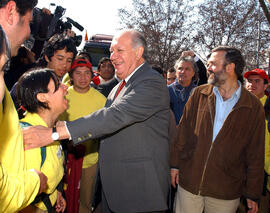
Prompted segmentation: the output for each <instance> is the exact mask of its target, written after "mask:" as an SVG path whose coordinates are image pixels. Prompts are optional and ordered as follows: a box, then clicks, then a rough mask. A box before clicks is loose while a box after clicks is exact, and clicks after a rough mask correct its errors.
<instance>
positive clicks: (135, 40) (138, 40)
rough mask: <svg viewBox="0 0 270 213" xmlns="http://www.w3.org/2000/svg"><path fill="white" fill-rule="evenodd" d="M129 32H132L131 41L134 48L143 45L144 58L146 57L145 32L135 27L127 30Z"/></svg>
mask: <svg viewBox="0 0 270 213" xmlns="http://www.w3.org/2000/svg"><path fill="white" fill-rule="evenodd" d="M127 32H130V33H131V42H132V47H133V49H136V48H137V47H143V49H144V51H143V58H144V59H146V56H147V44H146V40H145V38H144V36H143V34H142V33H140V32H138V31H136V30H133V29H130V30H127Z"/></svg>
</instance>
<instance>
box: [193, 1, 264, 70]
mask: <svg viewBox="0 0 270 213" xmlns="http://www.w3.org/2000/svg"><path fill="white" fill-rule="evenodd" d="M197 8H198V11H196V15H197V16H196V20H194V22H193V26H195V27H196V28H195V33H194V34H193V42H191V43H193V44H194V48H195V49H196V50H197V51H198V52H200V53H203V54H204V57H205V56H206V55H207V53H209V51H210V50H211V49H213V48H214V47H216V46H219V45H229V46H235V47H237V48H239V49H241V50H242V52H243V53H244V55H245V57H246V61H247V67H248V69H251V68H254V67H256V66H257V61H258V60H256V59H258V58H261V57H262V55H261V54H259V53H260V52H261V51H263V50H265V49H267V47H269V27H268V24H267V22H266V19H265V17H264V16H263V14H262V11H261V10H260V7H258V4H257V2H256V1H254V0H238V1H235V0H215V1H213V0H204V2H203V3H201V4H199V5H198V6H197ZM194 15H195V14H194ZM257 56H258V57H257Z"/></svg>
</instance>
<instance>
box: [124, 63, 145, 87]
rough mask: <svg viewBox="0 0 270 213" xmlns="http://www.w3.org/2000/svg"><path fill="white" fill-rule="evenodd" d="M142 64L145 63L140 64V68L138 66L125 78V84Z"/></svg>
mask: <svg viewBox="0 0 270 213" xmlns="http://www.w3.org/2000/svg"><path fill="white" fill-rule="evenodd" d="M144 64H145V63H142V64H141V65H140V66H138V67H137V68H136V69H135V70H134V71H133V72H132V73H130V74H129V76H128V77H126V78H125V82H126V83H127V82H128V80H129V79H130V78H131V76H133V75H134V73H135V72H136V71H137V70H138V69H139V68H140V67H141V66H142V65H144Z"/></svg>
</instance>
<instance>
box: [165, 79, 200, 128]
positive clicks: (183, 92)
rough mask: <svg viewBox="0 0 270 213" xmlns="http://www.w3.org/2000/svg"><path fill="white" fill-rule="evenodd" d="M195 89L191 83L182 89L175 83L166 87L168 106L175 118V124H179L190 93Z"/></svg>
mask: <svg viewBox="0 0 270 213" xmlns="http://www.w3.org/2000/svg"><path fill="white" fill-rule="evenodd" d="M195 87H197V86H196V85H195V84H194V83H193V82H191V84H190V85H189V86H187V87H183V86H181V85H180V84H179V83H178V82H177V81H175V82H174V83H172V84H171V85H169V86H168V89H169V94H170V106H171V109H172V111H173V114H174V116H175V121H176V124H178V123H179V121H180V119H181V117H182V114H183V111H184V107H185V104H186V103H187V100H188V98H189V95H190V92H191V91H192V89H193V88H195Z"/></svg>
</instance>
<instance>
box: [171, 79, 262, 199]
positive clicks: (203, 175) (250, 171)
mask: <svg viewBox="0 0 270 213" xmlns="http://www.w3.org/2000/svg"><path fill="white" fill-rule="evenodd" d="M215 103H216V97H215V95H214V93H213V86H212V85H208V84H207V85H203V86H200V87H197V88H196V89H195V90H194V92H193V94H192V95H191V96H190V98H189V100H188V102H187V103H186V105H185V109H184V113H183V116H182V118H181V121H180V124H179V129H178V135H177V139H176V140H175V142H174V143H173V145H172V146H171V166H172V167H176V168H179V184H180V185H181V186H182V187H183V188H184V189H185V190H187V191H189V192H191V193H193V194H197V195H198V194H200V195H202V196H210V197H214V198H217V199H225V200H231V199H236V198H239V197H240V196H241V195H244V196H245V197H247V198H250V199H253V200H256V199H259V198H260V195H261V192H262V186H263V175H264V173H263V171H264V140H265V135H264V131H265V117H264V110H263V106H262V105H261V103H260V101H259V99H257V97H256V96H254V95H253V94H251V93H250V92H248V91H247V90H246V89H245V88H243V87H242V89H241V96H240V99H239V100H238V102H237V103H236V104H235V106H234V107H233V109H232V111H231V112H230V113H229V115H228V117H227V118H226V120H225V122H224V124H223V126H222V128H221V130H220V131H219V133H218V135H217V136H216V139H215V141H214V142H212V137H213V124H214V117H215V105H216V104H215Z"/></svg>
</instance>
